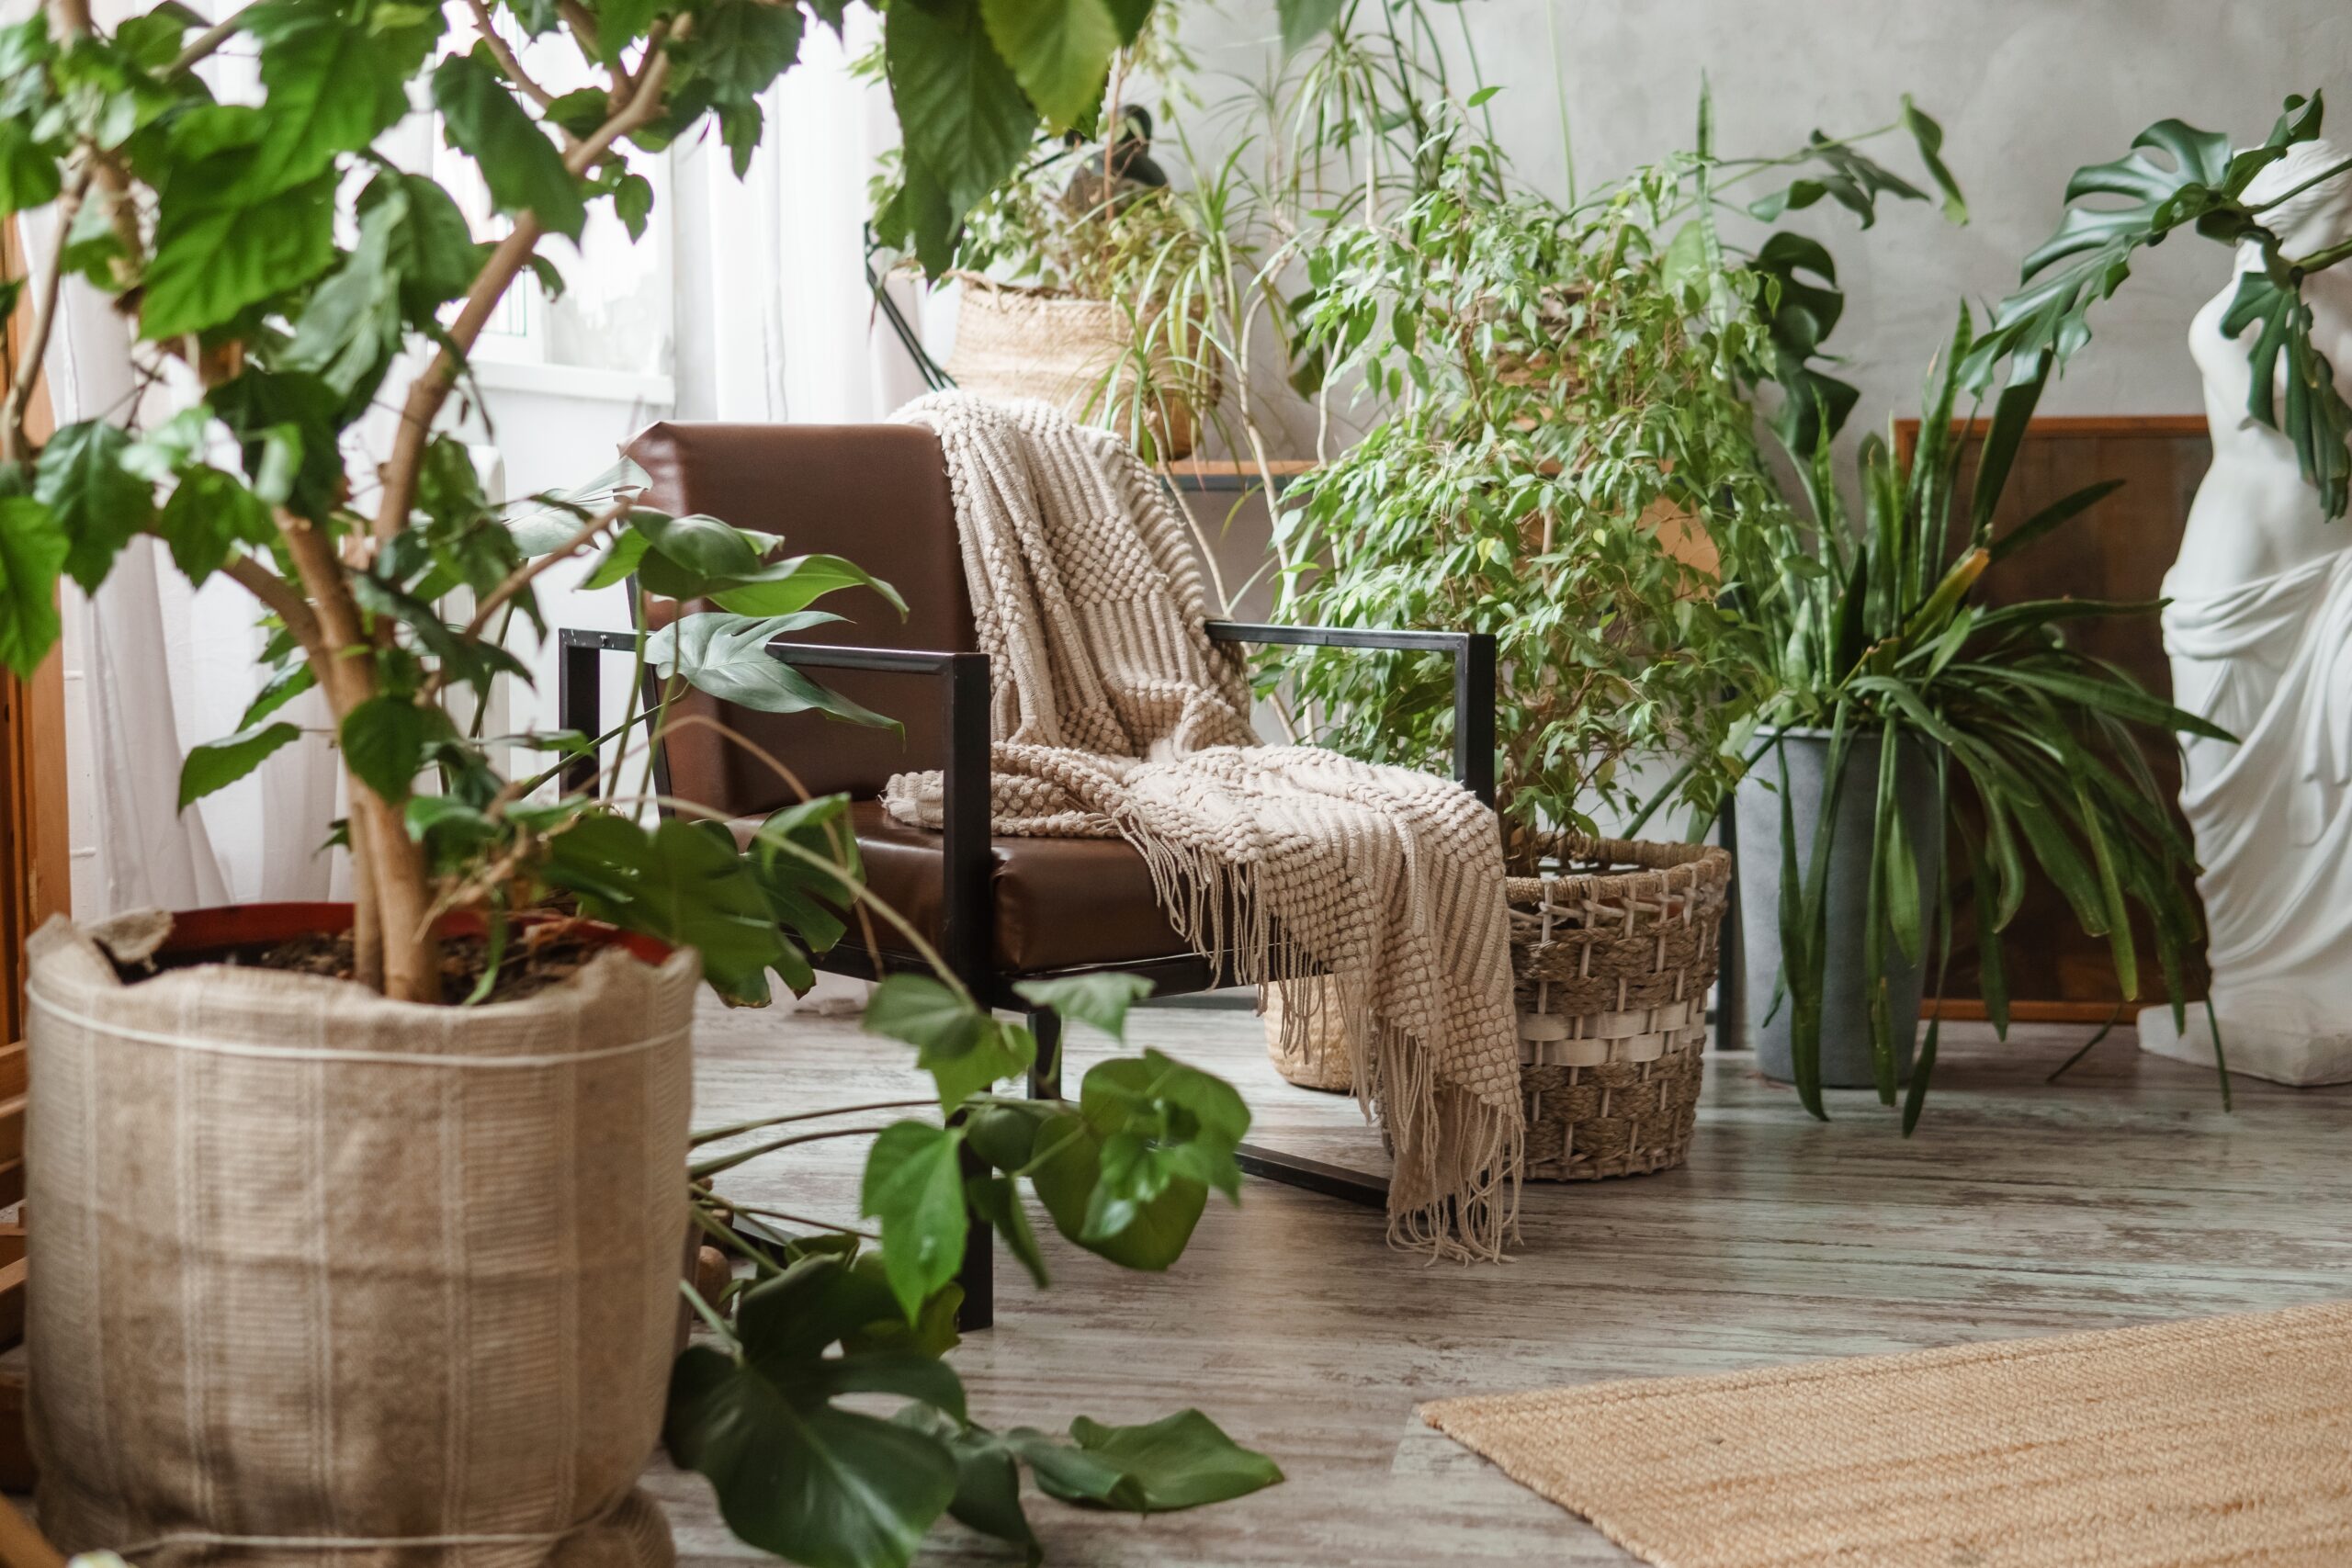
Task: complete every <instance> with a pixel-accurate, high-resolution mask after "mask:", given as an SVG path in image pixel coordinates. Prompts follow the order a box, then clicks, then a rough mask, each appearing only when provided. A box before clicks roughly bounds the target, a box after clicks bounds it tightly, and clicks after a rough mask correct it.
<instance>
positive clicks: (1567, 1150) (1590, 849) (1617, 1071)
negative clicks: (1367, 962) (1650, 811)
mask: <svg viewBox="0 0 2352 1568" xmlns="http://www.w3.org/2000/svg"><path fill="white" fill-rule="evenodd" d="M1557 850H1558V858H1559V861H1560V863H1561V865H1562V871H1563V874H1559V875H1553V876H1542V877H1512V878H1510V881H1509V882H1508V883H1507V884H1506V886H1505V894H1506V897H1508V899H1509V901H1510V951H1511V971H1512V978H1513V981H1514V987H1515V991H1516V997H1517V1001H1518V1009H1519V1057H1520V1069H1519V1081H1520V1094H1521V1100H1522V1102H1523V1104H1524V1108H1525V1110H1526V1113H1527V1176H1528V1177H1529V1179H1532V1180H1537V1181H1590V1180H1596V1179H1600V1178H1603V1177H1612V1176H1642V1175H1647V1174H1649V1173H1651V1172H1654V1171H1660V1170H1667V1169H1670V1168H1673V1167H1675V1166H1679V1165H1680V1164H1681V1163H1682V1161H1683V1159H1684V1157H1685V1156H1687V1155H1688V1154H1689V1152H1690V1148H1691V1133H1692V1130H1693V1129H1694V1127H1695V1126H1696V1124H1697V1122H1698V1114H1699V1088H1700V1082H1701V1078H1702V1075H1703V1072H1704V1066H1705V1061H1706V1045H1707V991H1708V987H1711V986H1713V984H1714V980H1715V970H1716V967H1717V961H1718V958H1719V956H1720V946H1719V944H1720V942H1721V933H1722V930H1723V919H1724V908H1725V907H1726V905H1727V903H1728V902H1729V897H1730V892H1731V875H1732V866H1731V857H1730V856H1729V855H1728V854H1726V853H1724V852H1723V851H1722V850H1720V849H1717V848H1715V847H1714V846H1713V845H1709V844H1654V843H1645V842H1639V841H1633V840H1620V839H1583V838H1570V839H1566V840H1562V841H1561V842H1560V844H1559V845H1558V846H1557Z"/></svg>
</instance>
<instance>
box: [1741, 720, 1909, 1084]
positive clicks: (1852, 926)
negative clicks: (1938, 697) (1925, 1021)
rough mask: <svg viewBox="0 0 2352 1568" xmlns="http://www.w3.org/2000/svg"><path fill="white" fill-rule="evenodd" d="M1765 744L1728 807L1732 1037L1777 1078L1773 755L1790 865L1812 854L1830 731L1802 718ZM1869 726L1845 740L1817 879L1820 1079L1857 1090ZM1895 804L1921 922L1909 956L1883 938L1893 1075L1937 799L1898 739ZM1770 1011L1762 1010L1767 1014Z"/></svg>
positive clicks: (1779, 1028) (1777, 817)
mask: <svg viewBox="0 0 2352 1568" xmlns="http://www.w3.org/2000/svg"><path fill="white" fill-rule="evenodd" d="M1780 742H1781V743H1780V745H1779V746H1778V747H1777V748H1776V750H1777V752H1778V757H1777V758H1776V756H1775V753H1774V752H1771V751H1768V752H1766V753H1765V754H1764V756H1763V758H1762V759H1761V760H1760V761H1758V763H1757V764H1756V766H1755V767H1754V768H1753V769H1751V770H1750V771H1749V773H1748V775H1747V778H1746V779H1744V780H1743V781H1741V783H1740V785H1739V788H1738V791H1737V793H1736V796H1735V798H1734V809H1735V810H1736V812H1737V813H1738V837H1739V911H1740V913H1739V929H1740V936H1741V953H1742V964H1741V972H1742V975H1743V976H1744V984H1745V990H1746V994H1745V996H1744V997H1743V998H1742V1001H1743V1006H1744V1010H1745V1013H1746V1018H1745V1020H1744V1024H1745V1029H1744V1032H1743V1038H1742V1039H1741V1040H1740V1041H1739V1043H1740V1044H1741V1045H1742V1046H1744V1047H1745V1048H1747V1049H1749V1050H1752V1051H1754V1052H1755V1053H1756V1057H1757V1066H1758V1067H1759V1068H1761V1069H1762V1071H1763V1073H1764V1076H1765V1077H1770V1078H1777V1079H1779V1080H1781V1082H1783V1083H1787V1082H1791V1081H1792V1080H1793V1079H1794V1078H1795V1077H1796V1066H1795V1063H1794V1059H1793V1056H1792V1051H1791V1048H1790V1028H1789V1025H1790V1012H1791V1009H1790V1006H1789V1002H1788V999H1787V998H1785V997H1783V998H1781V1003H1780V1006H1779V1007H1778V1008H1775V1007H1773V1005H1772V996H1773V991H1774V988H1775V987H1776V985H1777V984H1778V982H1779V980H1780V977H1781V795H1780V793H1779V791H1780V786H1781V762H1780V761H1779V758H1785V759H1786V761H1787V765H1788V791H1789V805H1790V807H1791V815H1792V819H1793V825H1794V828H1795V832H1796V866H1797V874H1798V875H1799V876H1800V877H1803V876H1804V874H1806V870H1807V868H1808V867H1809V866H1810V865H1811V864H1812V857H1813V841H1814V836H1815V831H1816V829H1817V828H1818V825H1819V823H1820V821H1821V802H1822V797H1823V795H1825V794H1826V791H1827V785H1828V773H1829V737H1828V735H1827V733H1826V732H1825V731H1821V730H1810V729H1792V730H1787V731H1784V732H1783V733H1782V734H1781V738H1780ZM1880 744H1881V739H1880V736H1879V735H1878V734H1877V733H1874V732H1873V733H1868V734H1862V735H1859V736H1857V737H1856V738H1855V739H1854V740H1853V742H1852V745H1851V747H1850V749H1849V752H1848V755H1847V761H1846V773H1845V777H1844V779H1843V781H1842V783H1841V784H1840V787H1839V789H1838V816H1837V829H1836V835H1835V837H1834V838H1833V840H1831V843H1830V852H1829V867H1828V875H1827V881H1826V903H1827V906H1828V914H1829V922H1828V941H1827V946H1826V951H1825V953H1824V962H1823V964H1822V1015H1821V1081H1822V1083H1823V1084H1824V1085H1826V1087H1828V1088H1831V1089H1867V1088H1869V1087H1871V1085H1873V1084H1875V1083H1876V1082H1877V1081H1878V1078H1877V1073H1876V1070H1875V1067H1874V1066H1873V1064H1872V1061H1871V1021H1870V985H1869V967H1868V965H1867V964H1865V963H1864V962H1863V951H1864V950H1863V937H1864V933H1865V931H1866V929H1867V927H1868V923H1869V922H1868V913H1869V908H1870V902H1869V899H1870V871H1871V832H1872V828H1873V826H1874V822H1875V818H1876V815H1877V800H1878V773H1879V748H1880ZM1895 808H1896V810H1897V811H1899V812H1900V813H1901V814H1902V818H1903V827H1904V831H1905V836H1906V837H1907V838H1908V839H1909V840H1910V841H1911V846H1912V848H1913V850H1914V851H1915V852H1916V853H1917V862H1918V867H1919V902H1920V911H1921V914H1920V926H1921V930H1922V932H1923V936H1922V941H1921V951H1920V954H1919V956H1918V958H1917V959H1916V960H1911V959H1905V957H1904V955H1903V952H1902V950H1901V948H1900V947H1899V946H1897V945H1896V943H1895V942H1894V941H1893V940H1892V939H1890V940H1889V941H1888V942H1887V943H1886V961H1887V988H1888V992H1889V998H1888V1001H1889V1006H1890V1007H1891V1009H1892V1010H1893V1014H1894V1021H1895V1046H1896V1056H1895V1062H1896V1074H1897V1077H1907V1076H1908V1075H1909V1073H1910V1071H1911V1059H1912V1055H1913V1051H1914V1048H1915V1043H1916V1041H1917V1033H1918V1028H1917V1025H1918V1018H1919V1001H1920V998H1921V997H1922V996H1924V995H1925V994H1926V988H1927V962H1928V958H1929V956H1930V954H1929V953H1928V951H1927V947H1928V943H1927V940H1926V936H1925V933H1926V932H1928V931H1932V929H1933V925H1934V922H1933V919H1932V918H1931V915H1930V911H1932V910H1933V909H1934V908H1935V906H1936V900H1937V899H1938V898H1939V897H1940V896H1941V872H1942V866H1943V835H1944V824H1943V822H1942V821H1941V820H1940V818H1939V816H1938V814H1937V810H1936V787H1935V770H1934V766H1933V764H1932V763H1931V762H1930V761H1929V760H1928V755H1927V753H1926V751H1925V750H1922V749H1921V748H1920V747H1919V746H1918V745H1917V743H1916V742H1913V741H1911V740H1909V739H1905V741H1904V742H1903V743H1902V750H1901V751H1900V752H1899V753H1898V754H1897V756H1896V759H1895ZM1768 1014H1769V1015H1770V1016H1769V1018H1768V1016H1767V1015H1768Z"/></svg>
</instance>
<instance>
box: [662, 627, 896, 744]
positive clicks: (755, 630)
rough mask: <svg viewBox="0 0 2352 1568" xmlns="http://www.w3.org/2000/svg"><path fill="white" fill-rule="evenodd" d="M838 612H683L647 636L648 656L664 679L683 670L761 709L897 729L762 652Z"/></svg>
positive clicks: (699, 686)
mask: <svg viewBox="0 0 2352 1568" xmlns="http://www.w3.org/2000/svg"><path fill="white" fill-rule="evenodd" d="M840 619H841V617H840V616H839V615H827V614H825V613H824V612H822V611H816V610H804V611H802V612H801V613H800V614H798V615H773V616H769V617H767V618H765V619H754V618H752V617H751V616H748V615H725V614H721V613H718V612H715V611H713V612H706V613H704V614H701V615H685V616H683V617H681V618H680V619H678V620H675V621H673V622H671V623H670V624H669V625H668V626H663V627H662V629H661V630H660V631H658V632H655V633H654V634H653V635H652V636H651V637H648V638H647V639H646V643H645V656H646V659H647V660H648V662H649V663H650V665H651V666H652V668H653V671H654V672H655V673H656V674H658V675H660V676H662V678H663V679H664V680H667V679H668V678H669V677H670V676H671V675H673V674H676V675H680V676H683V677H684V679H685V681H686V682H687V683H688V684H689V685H691V686H693V687H694V688H695V690H696V691H698V692H707V693H708V694H710V695H712V696H714V697H718V698H719V699H720V700H722V701H724V702H730V703H735V704H738V705H741V706H743V707H747V708H752V709H755V710H757V711H758V712H761V713H807V712H809V711H811V710H813V711H815V712H818V713H821V714H824V715H825V716H827V717H829V718H837V719H841V720H842V721H843V722H845V723H849V724H862V725H866V726H869V727H872V728H879V729H898V728H900V726H899V721H898V720H896V719H893V718H885V717H883V716H881V715H880V714H877V713H875V712H872V711H871V710H869V709H867V708H865V707H862V706H860V705H858V704H856V703H854V702H852V701H850V700H849V699H848V698H847V697H844V696H842V694H840V693H838V692H834V691H830V690H828V689H826V688H825V687H823V686H820V685H819V684H817V682H814V681H811V680H810V679H809V677H808V676H806V675H803V674H802V673H801V672H800V671H797V670H796V669H794V668H793V667H792V666H791V665H789V664H787V663H786V662H785V661H784V660H781V659H778V658H776V657H775V655H774V654H772V653H770V652H768V651H767V645H768V644H769V643H771V642H773V641H775V639H776V638H777V637H782V636H784V635H785V634H786V633H787V632H793V631H798V630H800V629H802V628H803V627H805V626H814V625H817V624H819V623H821V622H826V621H838V620H840Z"/></svg>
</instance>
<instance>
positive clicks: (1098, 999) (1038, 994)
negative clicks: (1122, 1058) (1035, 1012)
mask: <svg viewBox="0 0 2352 1568" xmlns="http://www.w3.org/2000/svg"><path fill="white" fill-rule="evenodd" d="M1012 988H1013V990H1014V991H1016V992H1018V993H1019V994H1020V996H1021V999H1022V1000H1023V1001H1025V1002H1029V1003H1031V1004H1033V1005H1035V1006H1037V1007H1041V1008H1051V1009H1053V1010H1054V1011H1056V1012H1057V1013H1059V1014H1061V1015H1062V1016H1063V1017H1064V1018H1066V1019H1071V1020H1074V1021H1077V1022H1080V1023H1091V1024H1092V1025H1093V1026H1094V1027H1095V1028H1097V1029H1099V1030H1101V1031H1102V1032H1103V1033H1105V1034H1108V1035H1109V1036H1110V1037H1111V1038H1112V1039H1114V1040H1116V1041H1118V1042H1119V1043H1122V1044H1125V1043H1126V1038H1127V1009H1128V1008H1129V1007H1131V1006H1133V1005H1134V1004H1135V1003H1136V1002H1139V1001H1141V1000H1142V999H1143V998H1146V997H1148V996H1149V995H1151V982H1150V981H1149V980H1147V979H1145V978H1144V977H1143V976H1140V975H1074V976H1070V977H1069V978H1068V979H1065V980H1023V981H1020V982H1019V983H1017V984H1016V985H1014V987H1012Z"/></svg>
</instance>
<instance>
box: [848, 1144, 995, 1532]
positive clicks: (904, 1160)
mask: <svg viewBox="0 0 2352 1568" xmlns="http://www.w3.org/2000/svg"><path fill="white" fill-rule="evenodd" d="M963 1143H964V1134H963V1131H962V1129H960V1128H956V1127H933V1126H928V1125H926V1124H924V1123H922V1122H893V1123H891V1124H890V1125H889V1126H888V1127H886V1128H884V1129H883V1131H882V1134H881V1136H879V1137H877V1138H876V1139H875V1140H874V1147H873V1149H872V1151H871V1152H870V1153H869V1154H868V1155H867V1156H866V1160H865V1181H864V1183H863V1184H862V1185H861V1187H860V1188H859V1190H858V1213H861V1214H863V1215H865V1217H866V1218H868V1219H873V1220H878V1221H880V1222H881V1224H882V1264H883V1268H884V1269H885V1271H886V1272H887V1273H888V1276H889V1280H890V1291H891V1293H892V1294H893V1295H894V1296H896V1297H897V1299H898V1303H899V1308H900V1310H902V1311H903V1312H904V1313H905V1314H906V1316H907V1321H908V1322H910V1323H911V1322H913V1321H914V1320H915V1317H916V1316H917V1314H919V1313H920V1312H921V1310H922V1303H923V1298H925V1297H926V1296H929V1295H930V1294H931V1293H932V1292H934V1291H936V1290H938V1289H939V1288H940V1287H941V1286H943V1285H945V1284H946V1283H947V1282H948V1281H949V1280H953V1279H955V1278H956V1270H957V1269H960V1268H962V1267H963V1265H964V1238H965V1232H966V1229H967V1224H968V1222H967V1219H966V1217H965V1213H964V1179H963V1175H962V1173H961V1171H960V1170H959V1168H958V1167H957V1161H956V1154H957V1151H958V1150H960V1149H961V1148H962V1146H963ZM943 1506H944V1500H943Z"/></svg>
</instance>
